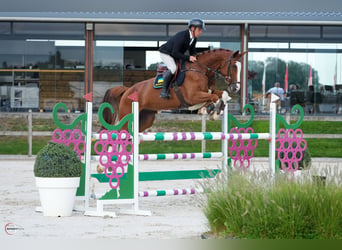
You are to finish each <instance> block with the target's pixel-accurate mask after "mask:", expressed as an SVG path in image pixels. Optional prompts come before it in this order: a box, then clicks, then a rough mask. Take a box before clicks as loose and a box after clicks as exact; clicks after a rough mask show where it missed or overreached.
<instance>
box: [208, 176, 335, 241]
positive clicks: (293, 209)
mask: <svg viewBox="0 0 342 250" xmlns="http://www.w3.org/2000/svg"><path fill="white" fill-rule="evenodd" d="M256 175H258V174H255V173H254V174H253V173H252V174H246V173H244V174H238V173H231V172H230V173H229V177H227V176H224V177H222V176H221V177H220V178H218V179H217V181H216V183H215V185H212V183H211V184H210V185H209V182H208V183H204V184H203V185H204V188H205V190H206V191H207V192H206V194H205V198H206V199H205V201H204V204H203V205H204V206H203V209H204V213H205V216H206V217H207V219H208V223H209V227H210V230H211V233H212V234H213V235H215V236H216V237H218V238H232V237H234V238H236V237H237V238H241V239H342V187H341V186H340V185H338V183H341V182H340V181H339V182H338V181H336V179H335V180H331V181H330V182H327V183H324V184H323V183H321V182H317V181H312V178H304V179H305V180H304V179H301V181H288V180H287V178H286V176H282V175H278V176H276V180H275V182H274V184H272V183H271V182H270V181H265V180H266V179H268V175H266V174H265V180H263V181H260V176H256ZM333 176H334V177H335V178H340V179H339V180H341V172H339V173H336V174H335V175H333ZM257 179H259V180H257ZM255 180H256V181H255Z"/></svg>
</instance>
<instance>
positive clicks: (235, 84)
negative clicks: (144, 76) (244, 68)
mask: <svg viewBox="0 0 342 250" xmlns="http://www.w3.org/2000/svg"><path fill="white" fill-rule="evenodd" d="M245 53H246V52H243V53H239V51H236V52H234V51H232V50H226V49H215V50H208V51H205V52H202V53H200V54H198V55H197V61H196V62H194V63H190V62H187V63H186V65H185V69H186V74H185V78H184V82H183V84H182V85H181V86H180V87H179V90H180V93H181V96H182V98H179V97H178V96H177V94H176V92H175V88H171V89H170V94H171V98H170V99H163V98H160V97H159V94H160V92H161V89H154V88H153V81H154V78H151V79H148V80H145V81H141V82H138V83H136V84H134V85H133V86H132V87H130V88H128V87H124V86H120V87H113V88H111V89H109V90H107V91H106V94H105V96H104V98H103V102H108V103H110V104H111V105H112V107H113V110H114V112H113V113H112V112H111V111H110V109H108V108H105V109H104V110H103V118H104V120H105V121H106V122H107V123H109V124H112V125H114V124H115V123H116V122H118V121H119V120H121V119H122V118H123V117H124V116H125V115H127V114H129V113H131V112H132V100H131V99H130V98H128V96H130V95H132V94H133V93H135V92H136V93H137V96H138V102H139V131H140V132H142V131H144V130H145V129H147V128H149V127H151V126H152V124H153V121H154V119H155V114H156V113H157V111H158V110H169V109H177V108H179V107H180V106H181V104H182V101H181V100H180V99H183V102H184V101H185V103H186V104H187V105H189V106H192V105H197V104H202V103H203V105H204V104H206V105H208V104H210V103H213V104H212V105H215V106H216V107H217V106H224V105H223V104H225V103H226V102H228V100H229V99H230V97H229V95H228V92H229V93H232V92H233V93H236V92H238V91H239V89H240V70H241V64H240V62H239V61H240V59H241V57H242V56H243V55H244V54H245ZM217 76H220V77H223V78H224V80H225V82H226V83H227V91H226V90H224V91H221V90H215V89H214V87H215V79H216V77H217ZM221 98H222V101H220V99H221ZM210 110H211V115H213V114H216V113H217V112H213V110H214V109H210ZM117 114H119V117H117ZM125 126H126V127H127V124H126V125H125ZM123 129H125V128H123Z"/></svg>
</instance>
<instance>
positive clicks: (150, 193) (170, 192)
mask: <svg viewBox="0 0 342 250" xmlns="http://www.w3.org/2000/svg"><path fill="white" fill-rule="evenodd" d="M201 193H204V191H203V189H201V188H175V189H165V190H146V191H140V192H138V196H139V197H156V196H175V195H193V194H201ZM103 195H104V194H95V193H93V194H91V195H90V198H93V199H99V198H101V197H102V196H103Z"/></svg>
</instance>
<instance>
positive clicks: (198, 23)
mask: <svg viewBox="0 0 342 250" xmlns="http://www.w3.org/2000/svg"><path fill="white" fill-rule="evenodd" d="M188 27H189V29H190V28H191V27H197V28H200V29H203V30H205V24H204V21H203V20H202V19H199V18H194V19H191V20H190V21H189V24H188Z"/></svg>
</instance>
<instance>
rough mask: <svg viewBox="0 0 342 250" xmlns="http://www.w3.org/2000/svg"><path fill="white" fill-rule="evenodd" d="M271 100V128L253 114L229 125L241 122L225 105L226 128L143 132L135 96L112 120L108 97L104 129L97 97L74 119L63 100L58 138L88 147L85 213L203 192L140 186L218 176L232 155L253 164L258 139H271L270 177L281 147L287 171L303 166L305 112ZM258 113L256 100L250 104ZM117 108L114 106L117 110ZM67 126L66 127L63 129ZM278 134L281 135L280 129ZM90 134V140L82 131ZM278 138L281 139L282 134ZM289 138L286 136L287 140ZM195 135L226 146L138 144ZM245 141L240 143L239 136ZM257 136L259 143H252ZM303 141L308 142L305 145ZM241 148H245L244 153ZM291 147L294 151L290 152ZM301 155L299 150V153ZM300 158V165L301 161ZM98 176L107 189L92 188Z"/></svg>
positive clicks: (135, 210) (82, 191)
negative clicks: (294, 115) (182, 166)
mask: <svg viewBox="0 0 342 250" xmlns="http://www.w3.org/2000/svg"><path fill="white" fill-rule="evenodd" d="M272 98H273V99H274V100H272V103H271V105H270V126H269V127H270V132H269V133H254V132H253V131H252V130H251V129H250V128H248V127H247V126H248V125H250V123H251V120H250V121H249V122H247V123H245V124H239V126H238V127H239V128H238V129H237V128H230V123H229V124H228V120H231V121H233V122H235V124H238V121H237V119H236V118H235V117H234V116H232V115H231V114H228V105H226V107H225V109H224V112H223V118H222V132H182V133H177V132H176V133H139V131H138V128H139V112H138V111H139V104H138V102H136V101H134V102H133V104H132V113H131V114H129V115H127V116H126V117H124V118H123V119H122V120H121V121H120V122H119V124H117V125H110V124H108V123H106V122H105V121H104V119H103V117H102V112H103V110H104V109H105V108H110V109H111V110H112V108H111V106H110V105H109V104H108V103H103V104H102V105H101V106H100V109H99V111H98V115H99V120H100V122H101V124H102V125H103V126H104V127H105V128H106V129H107V130H102V131H101V132H100V134H95V133H92V100H91V98H90V99H88V102H87V106H86V113H84V114H81V115H80V116H79V117H78V118H76V119H75V121H74V122H73V123H72V124H63V123H61V122H60V121H59V120H58V116H57V112H58V110H59V109H60V108H63V109H64V110H65V111H66V110H67V107H66V106H65V105H64V104H63V103H58V104H57V105H56V106H55V107H54V110H53V118H54V120H55V122H56V124H57V126H58V127H59V128H60V129H57V130H56V131H55V132H56V133H54V136H53V140H54V141H56V142H59V143H64V144H66V145H69V144H73V145H74V150H75V151H76V152H78V154H79V156H80V157H81V154H82V153H84V162H85V163H84V167H83V171H82V176H81V183H80V187H79V188H78V190H77V194H76V195H77V198H78V200H82V201H84V207H83V208H81V209H82V210H84V211H85V215H89V216H105V215H108V216H116V213H115V212H112V211H104V205H121V204H129V205H132V209H129V210H120V213H126V214H136V215H150V214H151V212H150V211H144V210H140V209H139V197H148V196H165V195H186V194H196V193H201V192H203V190H201V189H195V188H181V189H173V190H153V191H139V182H140V181H155V180H178V179H200V178H214V177H215V175H217V174H218V173H219V172H220V171H221V170H225V169H227V167H228V162H229V161H230V160H231V161H233V164H234V165H235V164H236V163H238V165H239V166H240V167H241V166H243V167H248V166H249V164H250V158H252V157H253V149H254V148H255V147H256V144H257V140H259V139H266V140H269V142H270V143H269V170H270V178H273V177H274V175H275V171H276V151H277V152H278V154H277V156H278V161H279V160H280V161H281V162H282V166H284V164H283V162H285V163H287V164H288V166H289V168H288V171H293V168H291V169H290V167H292V164H293V165H294V166H297V167H298V161H299V160H301V158H302V151H304V150H305V148H306V142H305V141H304V140H303V136H302V134H300V133H301V131H298V129H297V130H294V129H296V128H298V127H299V125H300V124H301V122H302V120H303V115H304V112H303V110H302V109H301V107H296V106H295V107H294V108H293V109H292V110H299V113H300V115H301V117H300V120H299V121H298V122H297V123H295V124H292V125H290V124H287V123H286V122H285V119H283V118H282V117H281V116H280V115H279V114H276V104H275V103H274V102H275V101H276V98H277V97H275V96H272ZM246 108H248V109H249V110H251V112H252V114H253V115H254V110H253V108H252V107H251V106H248V105H246V106H245V107H244V109H243V111H245V109H246ZM112 111H113V110H112ZM126 122H127V123H128V131H119V130H120V129H121V127H122V126H123V124H125V123H126ZM280 122H282V123H283V124H284V125H285V128H286V130H285V129H279V123H280ZM78 123H81V129H78V130H75V129H74V127H75V126H76V124H78ZM61 129H64V130H61ZM277 130H278V135H277V136H276V131H277ZM228 131H230V133H228ZM241 132H242V133H241ZM83 136H85V141H82V137H83ZM92 138H95V140H96V142H95V145H94V151H95V152H96V153H97V156H91V151H92V150H91V149H92ZM277 138H278V139H277ZM285 139H286V140H288V142H285V141H284V140H285ZM191 140H220V141H222V151H221V152H211V153H209V152H208V153H172V154H170V153H169V154H139V144H140V143H142V142H144V141H191ZM291 140H292V141H295V142H296V143H297V144H295V145H296V146H295V148H293V147H292V141H291ZM236 141H238V142H240V143H239V145H238V146H237V145H236V144H235V142H236ZM253 141H254V142H255V144H254V145H251V144H253V143H251V142H253ZM302 141H304V142H305V143H304V144H305V145H304V146H300V144H301V142H302ZM228 142H230V146H229V148H230V157H229V160H228ZM246 142H248V145H246V144H247V143H246ZM241 150H243V151H244V153H243V154H241ZM290 152H292V153H290ZM298 152H299V153H300V154H299V156H296V155H297V153H298ZM214 158H216V159H221V160H222V169H213V170H181V171H154V172H141V171H139V161H147V160H184V159H214ZM91 160H96V161H99V162H100V163H101V165H103V166H104V167H105V169H104V173H102V174H98V173H91V167H90V166H91ZM296 164H297V165H296ZM91 178H95V179H97V180H98V181H99V182H102V183H108V184H109V187H110V188H109V189H110V190H109V191H108V192H106V193H105V194H100V195H99V194H94V193H91V191H90V190H91V188H90V179H91ZM91 198H95V199H96V208H94V207H91V206H90V205H89V200H90V199H91Z"/></svg>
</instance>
